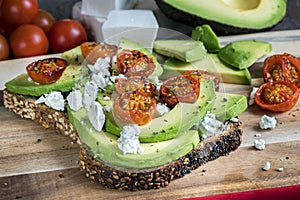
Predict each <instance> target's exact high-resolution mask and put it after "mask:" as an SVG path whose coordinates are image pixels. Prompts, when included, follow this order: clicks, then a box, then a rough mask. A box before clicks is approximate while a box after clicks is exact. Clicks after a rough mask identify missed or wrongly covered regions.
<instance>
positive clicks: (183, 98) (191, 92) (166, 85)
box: [159, 75, 200, 108]
mask: <svg viewBox="0 0 300 200" xmlns="http://www.w3.org/2000/svg"><path fill="white" fill-rule="evenodd" d="M199 93H200V83H199V80H198V79H196V78H193V77H191V76H186V75H181V76H175V77H172V78H170V79H167V80H166V81H164V82H163V84H162V85H161V87H160V94H159V95H160V98H161V100H162V102H164V103H166V104H167V105H168V106H169V107H170V108H172V107H174V106H175V105H176V104H177V103H178V102H184V103H194V102H195V101H196V100H197V99H198V97H199Z"/></svg>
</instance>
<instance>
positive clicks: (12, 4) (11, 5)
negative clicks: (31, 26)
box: [1, 0, 39, 27]
mask: <svg viewBox="0 0 300 200" xmlns="http://www.w3.org/2000/svg"><path fill="white" fill-rule="evenodd" d="M38 9H39V4H38V1H37V0H3V1H2V5H1V13H2V19H3V20H4V21H5V23H6V24H8V25H10V26H14V27H17V26H20V25H22V24H28V23H30V22H31V21H32V20H33V19H34V18H35V16H36V15H37V13H38Z"/></svg>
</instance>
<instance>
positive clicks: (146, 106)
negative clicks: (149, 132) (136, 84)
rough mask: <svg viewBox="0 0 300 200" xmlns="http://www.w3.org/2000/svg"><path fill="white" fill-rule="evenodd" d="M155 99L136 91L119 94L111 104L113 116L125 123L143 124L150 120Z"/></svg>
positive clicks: (154, 106) (154, 107) (153, 111)
mask: <svg viewBox="0 0 300 200" xmlns="http://www.w3.org/2000/svg"><path fill="white" fill-rule="evenodd" d="M155 111H156V100H155V99H154V98H152V97H149V96H143V95H141V94H136V93H129V94H128V93H123V94H122V95H119V96H118V97H117V98H116V99H115V101H114V105H113V113H114V116H115V117H116V118H117V119H118V120H120V121H121V122H123V123H126V124H138V125H144V124H147V123H148V122H150V121H151V120H152V117H153V115H154V113H155Z"/></svg>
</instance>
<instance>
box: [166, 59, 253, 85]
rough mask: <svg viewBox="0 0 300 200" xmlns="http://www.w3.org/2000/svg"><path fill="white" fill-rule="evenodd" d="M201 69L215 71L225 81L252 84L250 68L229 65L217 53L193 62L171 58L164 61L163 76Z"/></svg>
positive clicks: (167, 76)
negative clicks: (240, 68)
mask: <svg viewBox="0 0 300 200" xmlns="http://www.w3.org/2000/svg"><path fill="white" fill-rule="evenodd" d="M199 69H201V70H205V71H208V72H212V73H215V74H216V75H217V76H219V77H220V78H221V79H222V81H223V82H224V83H234V84H245V85H251V74H250V72H249V70H248V69H244V70H238V69H236V68H233V67H231V66H228V65H226V64H224V63H223V62H222V61H220V59H219V58H218V55H217V54H207V55H206V56H205V57H204V58H203V59H202V60H199V61H195V62H191V63H188V62H182V61H180V60H177V59H174V58H169V59H167V60H166V61H165V63H164V73H163V74H162V76H161V78H164V79H167V78H169V77H172V76H175V75H178V74H181V73H183V72H185V71H188V70H199Z"/></svg>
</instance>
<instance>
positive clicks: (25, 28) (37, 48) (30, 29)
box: [9, 24, 49, 58]
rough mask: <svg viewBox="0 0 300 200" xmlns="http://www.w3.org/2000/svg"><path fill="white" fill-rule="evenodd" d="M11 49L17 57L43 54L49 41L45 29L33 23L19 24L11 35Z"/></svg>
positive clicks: (46, 50)
mask: <svg viewBox="0 0 300 200" xmlns="http://www.w3.org/2000/svg"><path fill="white" fill-rule="evenodd" d="M9 44H10V47H11V50H12V52H13V54H14V56H15V57H16V58H21V57H28V56H37V55H43V54H46V53H47V52H48V48H49V42H48V39H47V36H46V34H45V33H44V31H43V30H42V29H41V28H40V27H38V26H36V25H32V24H25V25H21V26H19V27H18V28H17V29H16V30H14V31H13V32H12V33H11V35H10V37H9Z"/></svg>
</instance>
